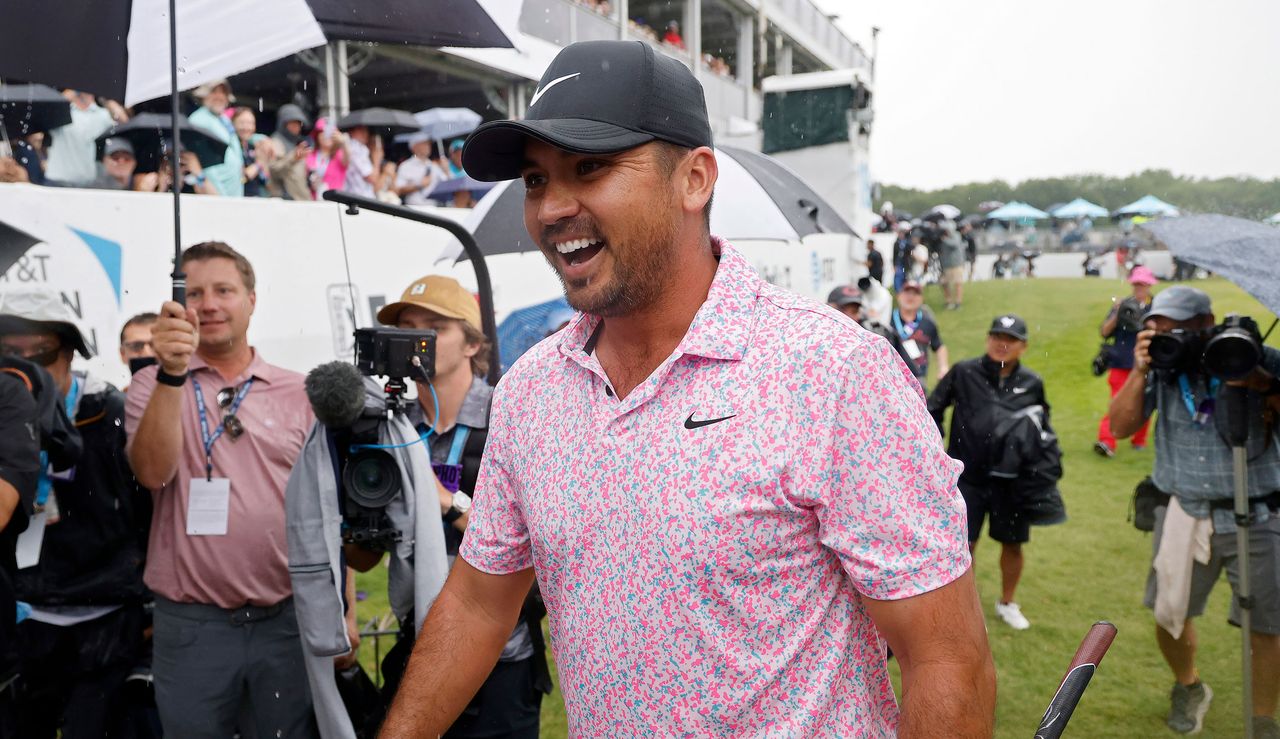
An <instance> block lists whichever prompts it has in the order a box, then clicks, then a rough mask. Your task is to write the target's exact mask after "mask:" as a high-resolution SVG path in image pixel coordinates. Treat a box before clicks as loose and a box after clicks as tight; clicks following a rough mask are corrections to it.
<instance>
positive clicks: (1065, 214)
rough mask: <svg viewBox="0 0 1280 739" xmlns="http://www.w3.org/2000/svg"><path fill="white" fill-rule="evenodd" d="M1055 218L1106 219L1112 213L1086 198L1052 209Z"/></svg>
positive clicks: (1051, 212)
mask: <svg viewBox="0 0 1280 739" xmlns="http://www.w3.org/2000/svg"><path fill="white" fill-rule="evenodd" d="M1049 213H1050V214H1052V215H1053V217H1054V218H1105V217H1106V216H1108V215H1111V212H1110V211H1108V210H1107V209H1106V208H1104V207H1102V206H1101V205H1094V204H1093V203H1090V202H1089V201H1088V200H1085V199H1084V198H1076V199H1075V200H1072V201H1071V202H1070V203H1067V204H1065V205H1062V206H1059V207H1057V208H1053V209H1050V211H1049Z"/></svg>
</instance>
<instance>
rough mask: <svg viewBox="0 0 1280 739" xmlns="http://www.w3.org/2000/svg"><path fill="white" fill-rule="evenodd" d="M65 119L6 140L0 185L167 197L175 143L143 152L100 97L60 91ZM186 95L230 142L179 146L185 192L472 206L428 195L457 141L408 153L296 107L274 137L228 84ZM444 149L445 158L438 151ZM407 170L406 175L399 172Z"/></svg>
mask: <svg viewBox="0 0 1280 739" xmlns="http://www.w3.org/2000/svg"><path fill="white" fill-rule="evenodd" d="M63 95H64V96H65V97H66V98H67V105H68V106H69V107H70V110H71V122H70V123H68V124H66V125H63V126H60V127H58V128H55V129H53V130H51V131H49V132H47V133H46V132H43V131H41V132H34V133H31V134H28V135H27V136H23V137H14V138H12V139H11V143H10V147H9V150H8V151H4V150H0V182H30V183H32V184H36V185H47V186H57V187H82V188H96V189H104V190H132V191H138V192H168V191H170V190H171V181H172V165H171V163H170V158H169V155H170V154H171V153H172V149H173V147H172V142H171V141H170V140H168V139H163V140H162V141H161V142H160V143H159V144H158V148H160V149H161V151H159V152H154V151H140V150H139V144H138V143H137V140H136V139H133V138H132V137H130V136H127V135H123V133H122V135H112V136H108V137H106V138H105V139H104V138H103V137H104V136H106V135H107V134H109V133H111V132H112V131H113V130H114V129H116V128H118V127H120V126H122V125H124V124H126V123H127V122H128V121H129V120H130V118H131V117H132V112H131V111H130V110H128V109H126V108H124V107H123V106H121V105H120V104H118V103H116V102H115V101H111V100H98V99H96V98H95V97H94V96H93V95H91V94H89V93H85V92H81V91H77V90H65V91H64V92H63ZM191 97H192V98H193V99H194V101H195V102H196V103H198V104H199V107H197V108H196V110H195V111H194V112H192V113H191V114H190V116H189V117H188V122H189V123H190V124H191V125H193V126H195V127H196V128H198V129H199V130H200V131H202V132H204V133H207V134H209V135H210V136H212V137H214V138H216V139H217V140H219V141H221V142H222V143H224V144H226V145H227V147H226V153H225V155H224V157H223V159H222V160H221V161H219V162H217V163H214V164H209V163H208V162H205V163H204V164H202V163H201V160H200V157H198V156H197V155H196V153H195V152H194V151H191V150H188V149H186V148H185V147H184V149H183V151H182V153H181V155H180V161H179V173H180V176H181V177H182V181H183V184H182V191H183V192H184V193H193V194H200V195H217V196H221V197H263V198H283V199H286V200H318V199H320V197H321V196H322V195H323V194H324V192H325V191H326V190H347V191H349V192H353V193H355V194H358V195H364V196H366V197H373V198H377V199H379V200H382V201H384V202H388V203H404V204H407V205H427V204H432V203H433V202H434V204H437V205H452V206H454V207H464V208H466V207H471V206H472V205H474V204H475V202H476V194H475V192H474V191H473V190H468V189H458V190H456V191H453V192H449V193H447V194H441V195H436V196H434V197H433V196H432V194H431V192H432V189H433V188H434V187H436V186H437V185H438V184H440V183H442V182H444V181H446V180H450V179H456V178H459V177H463V176H464V174H463V172H462V167H461V164H460V161H461V160H460V155H461V150H462V139H460V138H459V139H455V140H453V141H440V142H438V141H435V140H433V139H431V138H430V137H429V136H425V135H422V134H414V135H412V136H411V137H409V139H408V141H407V144H408V149H409V151H408V152H407V156H402V157H399V158H393V157H392V156H391V155H390V152H391V151H402V150H403V147H399V146H398V145H396V144H395V143H394V142H389V141H385V140H384V138H383V133H382V132H380V131H378V130H375V129H371V128H369V127H366V126H350V127H347V128H345V129H340V128H339V127H338V126H337V125H335V121H332V120H329V119H327V118H325V117H319V118H316V119H314V120H313V119H312V117H311V116H310V115H308V113H307V112H306V111H305V110H303V108H302V107H300V106H299V105H296V104H293V103H289V104H286V105H282V106H281V107H280V108H279V109H278V110H276V111H275V115H274V119H275V130H274V131H270V132H264V131H262V130H260V122H259V120H258V118H259V115H258V112H255V110H254V109H253V108H250V107H246V106H237V105H236V98H235V95H233V94H232V91H231V85H230V83H229V82H228V81H227V80H217V81H214V82H211V83H208V84H205V85H201V86H200V87H198V88H196V89H195V90H193V91H192V93H191ZM440 145H443V146H444V151H440V150H439V148H440ZM401 170H405V171H403V172H402V171H401Z"/></svg>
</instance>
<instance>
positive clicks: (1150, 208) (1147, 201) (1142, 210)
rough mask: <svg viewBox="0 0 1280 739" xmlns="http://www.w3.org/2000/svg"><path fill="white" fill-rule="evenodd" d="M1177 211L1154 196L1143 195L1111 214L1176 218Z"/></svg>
mask: <svg viewBox="0 0 1280 739" xmlns="http://www.w3.org/2000/svg"><path fill="white" fill-rule="evenodd" d="M1178 213H1179V211H1178V209H1177V208H1175V207H1173V206H1172V205H1169V204H1168V203H1166V202H1165V201H1163V200H1161V199H1160V198H1158V197H1156V196H1155V195H1144V196H1142V197H1140V198H1138V199H1137V200H1135V201H1133V202H1132V203H1129V204H1128V205H1126V206H1124V207H1123V208H1119V209H1117V210H1116V211H1115V213H1112V215H1117V216H1176V215H1178Z"/></svg>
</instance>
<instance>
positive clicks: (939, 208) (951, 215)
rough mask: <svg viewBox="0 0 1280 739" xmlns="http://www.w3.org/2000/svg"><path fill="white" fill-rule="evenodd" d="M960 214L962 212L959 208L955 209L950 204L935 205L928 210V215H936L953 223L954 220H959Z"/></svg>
mask: <svg viewBox="0 0 1280 739" xmlns="http://www.w3.org/2000/svg"><path fill="white" fill-rule="evenodd" d="M962 212H963V211H961V210H960V209H959V208H957V207H956V206H954V205H952V204H950V203H943V204H942V205H935V206H933V207H932V208H930V209H929V214H930V215H933V214H937V215H940V216H942V217H943V218H946V219H947V220H949V221H954V220H955V219H957V218H959V217H960V214H961V213H962Z"/></svg>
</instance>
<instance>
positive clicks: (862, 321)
mask: <svg viewBox="0 0 1280 739" xmlns="http://www.w3.org/2000/svg"><path fill="white" fill-rule="evenodd" d="M865 303H866V297H865V295H864V294H863V292H862V290H860V289H858V288H856V287H854V286H853V285H841V286H840V287H837V288H835V289H834V290H832V291H831V294H830V295H828V296H827V305H829V306H831V307H832V308H835V309H836V310H838V311H840V312H841V313H843V314H845V315H846V316H848V317H850V318H852V319H853V320H854V322H856V323H857V324H858V325H859V326H861V327H863V328H864V329H866V330H868V331H870V332H871V333H873V334H877V335H879V336H883V337H884V338H885V340H886V341H888V342H889V343H890V344H892V345H893V348H894V351H896V352H898V354H902V351H903V349H902V341H901V339H899V338H898V333H897V332H896V331H894V330H893V329H891V328H889V327H888V326H886V325H884V324H883V323H880V322H879V321H876V320H875V319H873V318H871V317H870V316H868V315H867V314H866V313H865V312H864V311H863V307H864V304H865Z"/></svg>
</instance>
